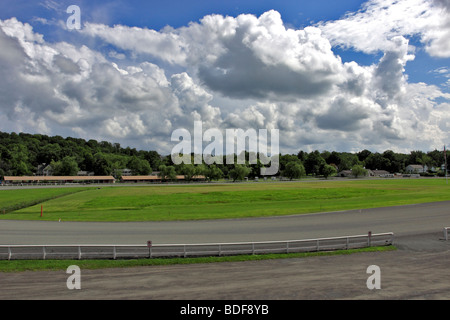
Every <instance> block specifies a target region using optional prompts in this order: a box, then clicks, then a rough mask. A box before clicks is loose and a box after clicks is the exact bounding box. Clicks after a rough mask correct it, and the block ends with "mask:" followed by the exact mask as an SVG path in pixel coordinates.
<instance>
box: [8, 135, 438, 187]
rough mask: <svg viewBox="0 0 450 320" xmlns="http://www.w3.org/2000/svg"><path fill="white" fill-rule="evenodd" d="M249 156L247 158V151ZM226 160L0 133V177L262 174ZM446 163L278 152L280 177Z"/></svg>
mask: <svg viewBox="0 0 450 320" xmlns="http://www.w3.org/2000/svg"><path fill="white" fill-rule="evenodd" d="M246 159H249V158H248V153H247V157H246ZM223 163H224V164H213V165H206V164H205V163H203V164H199V165H192V164H180V165H175V164H174V163H173V162H172V159H171V156H170V155H160V154H159V153H158V152H157V151H154V150H150V151H146V150H137V149H136V148H130V147H122V146H121V145H120V144H119V143H110V142H107V141H96V140H88V141H86V140H84V139H80V138H72V137H67V138H63V137H61V136H47V135H42V134H28V133H19V134H17V133H14V132H13V133H5V132H0V177H3V176H27V175H36V174H38V171H37V168H38V166H40V165H42V164H47V165H50V166H51V167H52V169H53V175H60V176H63V175H64V176H66V175H67V176H74V175H77V173H78V172H79V171H87V172H94V174H95V175H113V176H115V177H116V178H120V175H121V170H123V169H125V168H127V169H130V170H131V171H132V174H133V175H149V174H151V173H152V172H155V171H157V172H159V175H160V176H161V177H162V178H163V179H166V180H171V179H174V177H175V176H176V175H184V176H185V177H186V179H187V180H191V179H193V178H194V177H195V176H196V175H203V176H205V177H206V178H207V179H208V180H218V179H221V178H227V179H232V180H242V179H243V178H244V177H249V178H254V177H258V176H260V168H261V167H262V166H263V165H262V164H261V163H260V162H259V161H258V163H256V164H248V163H247V164H236V165H235V164H225V163H226V161H225V156H224V161H223ZM443 163H444V154H443V152H442V151H439V150H433V151H429V152H423V151H419V150H415V151H411V152H410V153H408V154H402V153H396V152H393V151H392V150H387V151H384V152H383V153H378V152H371V151H369V150H362V151H360V152H357V153H348V152H337V151H322V152H319V151H317V150H316V151H313V152H309V153H308V152H305V151H302V150H300V151H299V152H298V153H297V154H284V155H280V156H279V173H278V175H283V176H284V177H287V178H291V179H294V178H300V177H303V176H307V175H312V176H323V177H325V178H327V177H329V176H332V175H334V174H336V173H337V172H340V171H343V170H350V169H359V168H365V169H371V170H386V171H389V172H392V173H394V172H400V173H401V172H404V171H405V168H406V167H407V166H408V165H410V164H420V165H423V166H425V165H426V166H427V167H429V168H431V167H436V168H438V169H439V168H440V167H441V165H442V164H443Z"/></svg>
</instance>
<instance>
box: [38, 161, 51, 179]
mask: <svg viewBox="0 0 450 320" xmlns="http://www.w3.org/2000/svg"><path fill="white" fill-rule="evenodd" d="M36 175H38V176H52V175H53V168H52V166H51V165H49V164H46V163H42V164H40V165H38V166H37V170H36Z"/></svg>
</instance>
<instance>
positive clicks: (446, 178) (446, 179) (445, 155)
mask: <svg viewBox="0 0 450 320" xmlns="http://www.w3.org/2000/svg"><path fill="white" fill-rule="evenodd" d="M444 160H445V182H446V183H447V184H448V177H447V150H445V146H444Z"/></svg>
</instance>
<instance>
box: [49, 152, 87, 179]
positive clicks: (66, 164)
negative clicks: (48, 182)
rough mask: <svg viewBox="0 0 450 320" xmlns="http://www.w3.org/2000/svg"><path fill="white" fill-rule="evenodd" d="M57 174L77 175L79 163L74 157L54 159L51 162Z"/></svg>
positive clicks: (54, 173) (54, 172)
mask: <svg viewBox="0 0 450 320" xmlns="http://www.w3.org/2000/svg"><path fill="white" fill-rule="evenodd" d="M50 165H51V167H52V169H53V175H55V176H76V175H77V173H78V171H79V170H80V169H79V168H78V164H77V162H76V161H75V159H74V158H73V157H69V156H67V157H64V158H63V159H62V160H61V161H53V160H52V162H51V163H50Z"/></svg>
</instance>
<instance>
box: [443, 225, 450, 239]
mask: <svg viewBox="0 0 450 320" xmlns="http://www.w3.org/2000/svg"><path fill="white" fill-rule="evenodd" d="M448 230H450V227H445V228H444V239H445V241H448Z"/></svg>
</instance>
